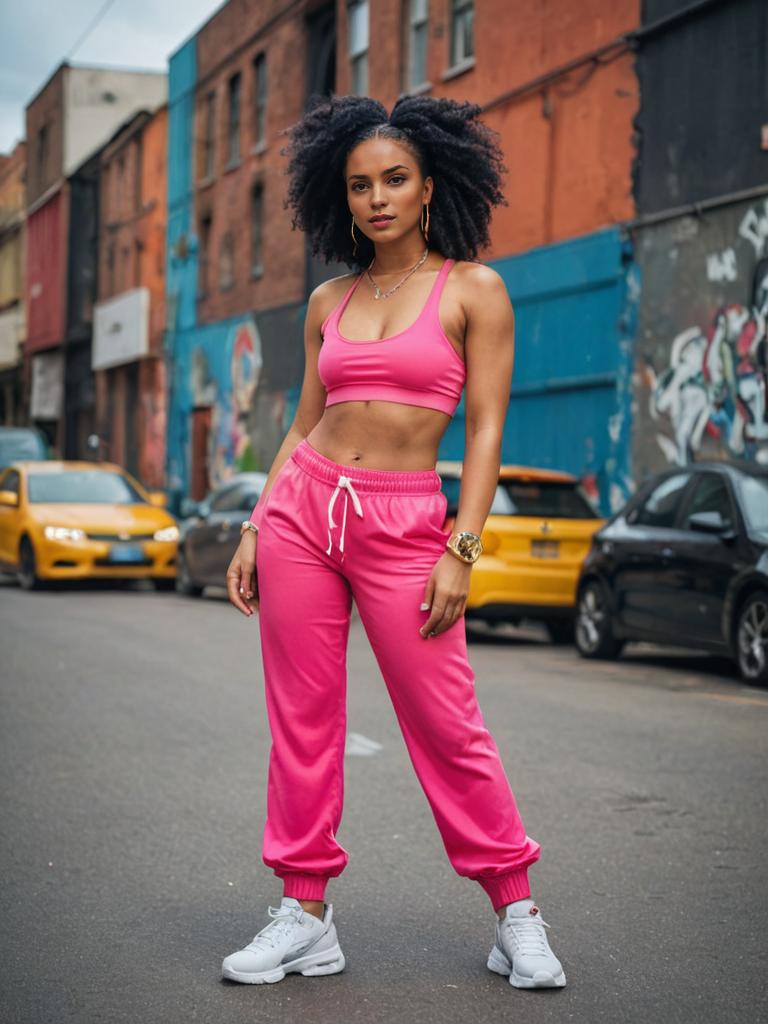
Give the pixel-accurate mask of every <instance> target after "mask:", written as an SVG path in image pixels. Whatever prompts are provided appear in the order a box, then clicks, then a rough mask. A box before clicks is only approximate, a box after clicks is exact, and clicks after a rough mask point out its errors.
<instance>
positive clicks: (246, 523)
mask: <svg viewBox="0 0 768 1024" xmlns="http://www.w3.org/2000/svg"><path fill="white" fill-rule="evenodd" d="M246 530H250V531H251V533H258V532H259V528H258V526H257V525H256V523H252V522H251V520H250V519H244V520H243V522H242V523H240V536H241V537H242V536H243V534H244V533H245V531H246Z"/></svg>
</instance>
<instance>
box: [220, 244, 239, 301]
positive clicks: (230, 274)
mask: <svg viewBox="0 0 768 1024" xmlns="http://www.w3.org/2000/svg"><path fill="white" fill-rule="evenodd" d="M234 283H235V240H234V237H233V236H232V232H231V231H228V232H227V233H226V234H225V235H224V237H223V238H222V240H221V252H220V254H219V288H220V289H221V290H222V291H223V292H224V291H227V290H228V289H229V288H231V287H232V285H233V284H234Z"/></svg>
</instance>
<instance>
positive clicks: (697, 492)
mask: <svg viewBox="0 0 768 1024" xmlns="http://www.w3.org/2000/svg"><path fill="white" fill-rule="evenodd" d="M693 487H694V490H693V495H692V497H691V500H690V501H689V502H688V507H687V508H686V510H685V521H684V523H683V529H684V530H690V528H691V526H690V518H691V516H692V515H694V513H696V512H719V513H720V515H721V516H722V517H723V521H724V522H726V523H732V522H733V509H732V507H731V498H730V495H729V493H728V485H727V484H726V482H725V480H724V479H723V478H722V477H721V476H718V475H717V474H716V473H702V474H701V476H700V477H699V478H698V480H697V481H696V483H695V484H694V485H693Z"/></svg>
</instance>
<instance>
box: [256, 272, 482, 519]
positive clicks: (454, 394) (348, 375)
mask: <svg viewBox="0 0 768 1024" xmlns="http://www.w3.org/2000/svg"><path fill="white" fill-rule="evenodd" d="M454 263H455V260H450V259H447V260H446V261H445V262H444V263H443V265H442V267H441V268H440V270H439V272H438V275H437V280H436V281H435V283H434V285H433V286H432V290H431V291H430V293H429V296H428V298H427V301H426V303H425V305H424V308H423V309H422V311H421V313H420V314H419V316H418V318H417V319H416V322H415V323H413V324H411V326H410V327H408V328H407V329H406V330H404V331H400V333H399V334H393V335H391V336H390V337H389V338H376V339H374V340H373V341H352V340H351V339H349V338H345V337H343V336H342V335H341V334H339V320H340V319H341V316H342V313H343V312H344V310H345V309H346V307H347V303H348V302H349V300H350V298H351V296H352V292H353V291H354V290H355V288H357V286H358V284H359V283H360V281H362V279H363V275H362V274H360V276H359V277H358V278H357V280H356V281H355V282H354V283H353V284H352V286H351V287H350V288H349V290H348V291H347V293H346V295H345V296H344V297H343V298H342V300H341V302H339V303H338V305H337V306H336V307H335V309H332V310H331V312H330V313H329V314H328V316H327V317H326V318H325V320H323V322H322V324H321V326H320V332H321V334H322V335H323V344H322V345H321V346H320V355H319V357H318V363H317V369H318V373H319V375H320V380H321V381H322V383H323V385H324V387H325V389H326V392H327V399H326V403H325V404H326V406H328V405H335V404H336V403H337V402H353V401H363V400H366V399H372V398H375V399H379V400H381V401H384V402H401V403H402V404H404V405H421V406H424V407H426V408H427V409H439V410H440V412H445V413H448V415H449V416H453V413H454V412H455V410H456V406H457V405H458V404H459V400H460V399H461V392H462V391H463V389H464V383H465V380H466V366H465V365H464V360H463V359H462V358H461V356H460V355H459V353H458V352H457V351H456V349H455V348H454V347H453V345H452V344H451V343H450V341H449V340H448V338H447V337H446V336H445V333H444V331H443V328H442V327H441V326H440V317H439V316H438V306H439V304H440V295H441V294H442V291H443V287H444V285H445V279H446V277H447V276H448V273H449V271H450V269H451V267H452V266H453V264H454ZM271 493H272V492H271V489H270V494H271ZM268 501H269V494H267V495H266V496H265V495H264V494H263V493H262V496H261V497H260V498H259V500H258V502H257V503H256V506H255V508H254V510H253V512H252V513H251V522H252V523H254V524H255V525H256V526H259V525H260V523H261V517H262V515H263V512H264V509H265V507H266V505H267V503H268Z"/></svg>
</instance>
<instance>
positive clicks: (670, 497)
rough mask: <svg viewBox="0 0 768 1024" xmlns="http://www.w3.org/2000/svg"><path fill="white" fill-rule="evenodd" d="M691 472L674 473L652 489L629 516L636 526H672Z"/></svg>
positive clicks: (628, 519)
mask: <svg viewBox="0 0 768 1024" xmlns="http://www.w3.org/2000/svg"><path fill="white" fill-rule="evenodd" d="M690 478H691V474H690V473H674V474H673V475H672V476H668V477H666V478H665V479H664V480H662V481H661V483H658V484H657V485H656V486H655V487H653V488H652V489H651V493H650V494H649V495H648V497H647V498H646V499H645V501H644V502H643V503H642V504H641V505H640V506H639V507H638V508H636V509H635V510H634V511H633V512H631V513H630V514H629V515H628V516H627V522H630V523H632V524H633V525H636V526H662V527H672V526H674V524H675V516H676V515H677V510H678V508H679V506H680V499H681V498H682V496H683V491H684V490H685V485H686V484H687V483H688V481H689V480H690Z"/></svg>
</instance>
